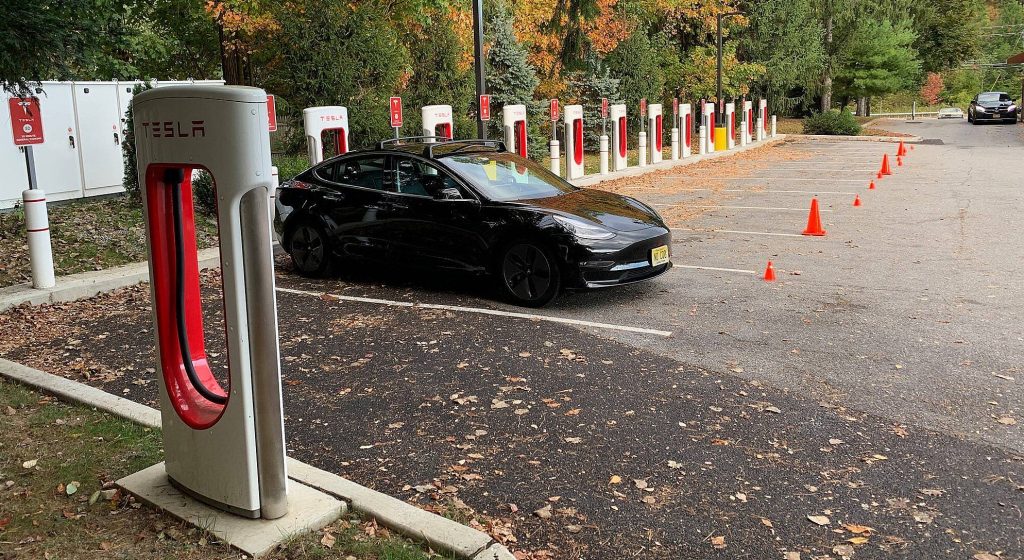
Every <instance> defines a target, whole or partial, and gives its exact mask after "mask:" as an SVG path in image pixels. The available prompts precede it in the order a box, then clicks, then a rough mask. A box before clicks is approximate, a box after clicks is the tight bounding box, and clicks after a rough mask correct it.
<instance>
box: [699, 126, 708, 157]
mask: <svg viewBox="0 0 1024 560" xmlns="http://www.w3.org/2000/svg"><path fill="white" fill-rule="evenodd" d="M706 153H708V129H707V127H706V126H704V125H700V155H704V154H706Z"/></svg>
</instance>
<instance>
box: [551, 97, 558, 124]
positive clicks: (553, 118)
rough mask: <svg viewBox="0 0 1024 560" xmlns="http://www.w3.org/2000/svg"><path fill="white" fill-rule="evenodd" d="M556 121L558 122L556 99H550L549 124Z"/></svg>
mask: <svg viewBox="0 0 1024 560" xmlns="http://www.w3.org/2000/svg"><path fill="white" fill-rule="evenodd" d="M557 120H558V100H557V99H552V100H551V122H555V121H557Z"/></svg>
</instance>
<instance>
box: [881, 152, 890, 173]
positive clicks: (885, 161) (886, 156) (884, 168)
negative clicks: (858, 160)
mask: <svg viewBox="0 0 1024 560" xmlns="http://www.w3.org/2000/svg"><path fill="white" fill-rule="evenodd" d="M879 173H881V174H882V175H892V169H891V168H890V167H889V154H882V169H881V170H880V171H879Z"/></svg>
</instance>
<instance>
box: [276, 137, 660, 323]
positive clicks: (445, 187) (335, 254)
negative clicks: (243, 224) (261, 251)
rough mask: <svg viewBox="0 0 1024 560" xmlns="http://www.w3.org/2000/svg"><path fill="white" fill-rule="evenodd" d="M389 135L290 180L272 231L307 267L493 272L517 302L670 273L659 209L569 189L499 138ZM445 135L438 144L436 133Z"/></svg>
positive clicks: (314, 271)
mask: <svg viewBox="0 0 1024 560" xmlns="http://www.w3.org/2000/svg"><path fill="white" fill-rule="evenodd" d="M431 140H434V139H433V138H414V139H401V140H393V141H387V142H381V143H380V144H378V145H377V147H376V149H373V150H366V151H358V152H350V153H348V154H345V155H342V156H338V157H336V158H333V159H330V160H327V161H324V162H323V163H320V164H318V165H316V166H314V167H312V168H310V169H307V170H306V171H304V172H302V173H300V174H299V175H297V176H296V177H295V178H294V179H292V180H290V181H287V182H285V183H283V184H282V185H281V187H280V188H279V189H278V191H277V218H276V220H275V228H276V229H277V231H278V234H279V235H280V236H281V244H282V246H283V248H284V250H285V251H287V252H288V254H289V255H291V258H292V261H293V263H294V264H295V268H296V269H297V270H298V271H299V272H300V273H302V274H305V275H310V276H322V275H325V274H329V273H330V272H331V271H332V270H335V269H336V266H337V265H338V264H340V263H341V262H355V261H359V262H363V263H374V262H376V263H387V264H392V265H393V264H401V265H413V266H420V267H427V268H435V269H452V270H460V271H466V272H470V273H474V274H481V275H492V276H493V277H494V278H495V279H496V280H497V282H496V283H497V284H498V288H499V290H500V291H501V292H502V294H503V295H504V296H505V297H506V298H508V299H509V300H511V301H512V302H514V303H517V304H520V305H525V306H531V307H539V306H542V305H544V304H546V303H548V302H549V301H551V299H552V298H554V297H555V296H556V295H558V293H559V291H560V290H561V289H563V288H569V289H575V288H598V287H605V286H615V285H620V284H627V283H631V282H638V281H641V280H647V279H650V278H654V277H655V276H658V275H660V274H663V273H664V272H666V271H667V270H668V269H669V268H670V267H671V266H672V263H671V261H670V260H669V257H670V251H671V246H672V234H671V232H670V231H669V228H668V227H667V226H666V225H665V223H664V221H662V219H661V216H659V215H658V213H657V212H655V211H654V210H653V209H652V208H651V207H650V206H647V205H646V204H644V203H642V202H640V201H638V200H635V199H632V198H629V197H625V196H619V195H617V194H612V193H608V192H604V191H599V190H591V189H581V188H577V187H574V186H572V185H570V184H569V183H567V182H565V181H564V180H562V179H561V178H559V177H558V176H557V175H555V174H553V173H551V172H550V171H548V170H546V169H544V168H543V167H542V166H540V165H538V164H536V163H534V162H532V161H530V160H527V159H524V158H522V157H520V156H518V155H516V154H513V153H509V152H508V151H506V150H505V147H504V145H503V144H502V143H501V142H497V141H484V140H456V141H437V142H433V141H431ZM438 140H440V139H438Z"/></svg>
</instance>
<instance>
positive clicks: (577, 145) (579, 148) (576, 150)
mask: <svg viewBox="0 0 1024 560" xmlns="http://www.w3.org/2000/svg"><path fill="white" fill-rule="evenodd" d="M572 159H573V161H575V162H576V165H581V164H582V163H583V119H576V120H574V121H572Z"/></svg>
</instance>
